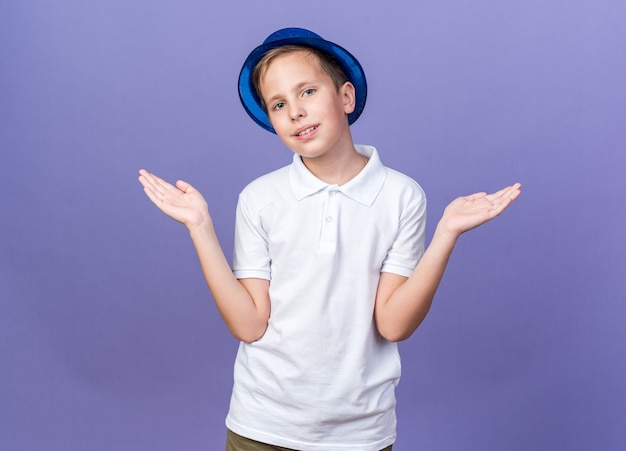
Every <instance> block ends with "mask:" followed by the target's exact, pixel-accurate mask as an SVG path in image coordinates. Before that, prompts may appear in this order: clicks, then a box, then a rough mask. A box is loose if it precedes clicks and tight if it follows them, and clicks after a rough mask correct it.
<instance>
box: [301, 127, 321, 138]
mask: <svg viewBox="0 0 626 451" xmlns="http://www.w3.org/2000/svg"><path fill="white" fill-rule="evenodd" d="M317 127H319V126H318V125H312V126H310V127H307V128H305V129H303V130H300V131H297V132H296V133H295V136H297V137H303V136H306V135H308V134H309V133H311V132H313V131H314V130H317Z"/></svg>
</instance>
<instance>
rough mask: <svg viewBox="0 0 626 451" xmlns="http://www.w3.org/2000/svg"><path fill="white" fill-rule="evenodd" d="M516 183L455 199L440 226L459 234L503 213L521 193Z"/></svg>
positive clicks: (454, 234) (456, 234) (455, 234)
mask: <svg viewBox="0 0 626 451" xmlns="http://www.w3.org/2000/svg"><path fill="white" fill-rule="evenodd" d="M521 186H522V185H521V184H519V183H516V184H514V185H511V186H507V187H506V188H503V189H501V190H500V191H498V192H496V193H493V194H487V193H476V194H472V195H471V196H463V197H459V198H457V199H455V200H453V201H452V202H451V203H450V204H449V205H448V206H447V207H446V209H445V211H444V213H443V216H442V217H441V220H440V221H439V226H440V227H443V228H444V229H445V231H446V232H448V233H450V234H451V235H453V236H455V237H456V236H459V235H461V234H462V233H463V232H467V231H468V230H471V229H473V228H476V227H478V226H479V225H481V224H484V223H485V222H487V221H489V220H491V219H493V218H495V217H496V216H498V215H499V214H500V213H502V212H503V211H504V210H505V209H506V208H507V207H508V206H509V205H510V204H511V203H512V202H513V201H514V200H515V199H517V197H518V196H519V195H520V193H521V190H520V188H521Z"/></svg>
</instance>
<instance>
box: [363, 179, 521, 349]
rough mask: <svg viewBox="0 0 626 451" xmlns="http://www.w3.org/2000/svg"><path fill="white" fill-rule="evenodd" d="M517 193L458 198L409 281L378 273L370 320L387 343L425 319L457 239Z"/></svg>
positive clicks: (513, 190) (517, 189)
mask: <svg viewBox="0 0 626 451" xmlns="http://www.w3.org/2000/svg"><path fill="white" fill-rule="evenodd" d="M519 194H520V184H519V183H516V184H515V185H513V186H509V187H507V188H504V189H502V190H500V191H498V192H497V193H494V194H486V193H477V194H473V195H471V196H467V197H460V198H458V199H456V200H454V201H453V202H452V203H450V205H448V206H447V207H446V209H445V211H444V214H443V216H442V217H441V220H440V221H439V223H438V225H437V228H436V230H435V234H434V235H433V239H432V241H431V243H430V245H429V246H428V249H426V252H425V253H424V255H423V256H422V258H421V260H420V261H419V263H418V265H417V267H416V268H415V270H414V271H413V273H412V274H411V276H410V277H409V278H406V277H402V276H399V275H396V274H391V273H382V274H381V277H380V281H379V283H378V290H377V293H376V304H375V310H374V317H375V319H376V325H377V328H378V331H379V332H380V334H381V335H382V336H383V337H385V338H386V339H388V340H390V341H401V340H405V339H407V338H409V337H410V336H411V335H412V334H413V332H414V331H415V329H417V327H418V326H419V325H420V323H421V322H422V321H423V319H424V318H425V317H426V314H427V313H428V310H429V309H430V306H431V304H432V300H433V297H434V296H435V292H436V291H437V287H438V286H439V282H440V281H441V278H442V277H443V273H444V271H445V269H446V265H447V264H448V260H449V258H450V255H451V254H452V250H453V249H454V246H455V244H456V240H457V239H458V237H459V236H460V235H461V234H462V233H464V232H466V231H468V230H471V229H473V228H475V227H478V226H479V225H481V224H484V223H485V222H487V221H489V220H491V219H493V218H495V217H496V216H498V215H499V214H500V213H502V212H503V211H504V209H505V208H506V207H508V206H509V205H510V204H511V202H513V201H514V200H515V199H516V198H517V196H519Z"/></svg>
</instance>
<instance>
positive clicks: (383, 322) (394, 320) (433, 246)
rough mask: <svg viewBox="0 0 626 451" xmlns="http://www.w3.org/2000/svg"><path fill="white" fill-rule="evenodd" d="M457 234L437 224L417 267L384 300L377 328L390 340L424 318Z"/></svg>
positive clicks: (406, 335)
mask: <svg viewBox="0 0 626 451" xmlns="http://www.w3.org/2000/svg"><path fill="white" fill-rule="evenodd" d="M457 239H458V235H454V234H451V233H449V232H448V231H447V230H445V228H444V227H442V226H441V224H439V225H438V226H437V229H436V231H435V234H434V235H433V239H432V240H431V242H430V245H429V246H428V248H427V249H426V252H424V255H423V256H422V258H421V259H420V261H419V263H418V265H417V267H416V268H415V270H414V271H413V273H412V274H411V276H410V277H409V278H408V279H406V281H405V282H404V283H402V284H401V285H400V286H399V287H398V288H397V289H396V290H395V291H394V292H393V294H392V295H391V296H390V297H389V299H388V300H387V302H386V303H384V305H383V306H381V307H382V309H381V312H380V313H379V314H378V315H377V321H378V323H379V331H381V333H382V335H383V336H384V337H385V338H387V339H388V340H390V341H401V340H406V339H407V338H409V337H410V336H411V335H412V334H413V332H415V330H416V329H417V327H418V326H419V325H420V324H421V322H422V321H423V320H424V318H425V317H426V315H427V314H428V311H429V310H430V306H431V304H432V301H433V298H434V296H435V293H436V291H437V288H438V287H439V283H440V282H441V279H442V277H443V274H444V272H445V269H446V266H447V264H448V261H449V259H450V255H451V254H452V251H453V249H454V246H455V244H456V240H457Z"/></svg>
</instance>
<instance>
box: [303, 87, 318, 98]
mask: <svg viewBox="0 0 626 451" xmlns="http://www.w3.org/2000/svg"><path fill="white" fill-rule="evenodd" d="M314 92H315V89H313V88H309V89H305V90H304V92H303V93H302V94H303V95H305V96H310V95H311V94H313V93H314Z"/></svg>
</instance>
